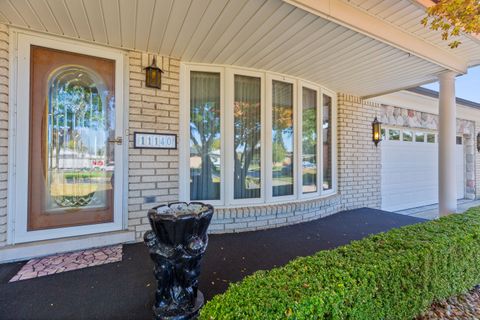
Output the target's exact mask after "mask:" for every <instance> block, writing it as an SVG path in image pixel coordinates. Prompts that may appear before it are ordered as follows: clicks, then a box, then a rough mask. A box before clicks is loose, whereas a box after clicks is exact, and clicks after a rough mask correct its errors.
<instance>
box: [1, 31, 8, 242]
mask: <svg viewBox="0 0 480 320" xmlns="http://www.w3.org/2000/svg"><path fill="white" fill-rule="evenodd" d="M8 41H9V35H8V27H7V26H6V25H3V24H0V247H2V246H5V245H6V242H7V183H8V180H7V176H8V172H7V171H8V170H7V169H8V68H9V65H8Z"/></svg>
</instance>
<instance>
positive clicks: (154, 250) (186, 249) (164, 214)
mask: <svg viewBox="0 0 480 320" xmlns="http://www.w3.org/2000/svg"><path fill="white" fill-rule="evenodd" d="M212 215H213V207H212V206H211V205H208V204H204V203H201V202H191V203H185V202H175V203H170V204H168V205H161V206H158V207H155V208H153V209H150V210H149V211H148V219H149V221H150V225H151V227H152V230H150V231H147V232H145V235H144V241H145V244H146V245H147V247H148V250H149V252H150V257H151V258H152V260H153V262H154V265H155V266H154V273H155V278H156V279H157V290H156V292H155V305H154V306H153V311H154V314H155V319H165V320H186V319H195V318H196V317H197V316H198V312H199V310H200V308H201V307H202V306H203V303H204V298H203V294H202V293H201V292H200V291H199V290H198V277H199V275H200V262H201V260H202V257H203V254H204V253H205V250H206V249H207V245H208V236H207V229H208V226H209V224H210V221H211V219H212Z"/></svg>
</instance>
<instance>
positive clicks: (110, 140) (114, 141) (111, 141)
mask: <svg viewBox="0 0 480 320" xmlns="http://www.w3.org/2000/svg"><path fill="white" fill-rule="evenodd" d="M108 142H110V143H116V144H122V143H123V138H122V137H116V138H115V139H108Z"/></svg>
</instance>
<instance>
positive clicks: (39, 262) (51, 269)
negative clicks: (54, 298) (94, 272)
mask: <svg viewBox="0 0 480 320" xmlns="http://www.w3.org/2000/svg"><path fill="white" fill-rule="evenodd" d="M122 255H123V250H122V245H115V246H108V247H103V248H96V249H88V250H82V251H74V252H67V253H60V254H56V255H52V256H47V257H43V258H38V259H31V260H29V261H28V262H27V263H26V264H25V265H24V266H23V267H22V269H20V271H18V272H17V274H16V275H15V276H13V278H12V279H10V281H9V282H14V281H19V280H26V279H33V278H38V277H43V276H48V275H51V274H57V273H61V272H66V271H72V270H78V269H83V268H88V267H94V266H100V265H102V264H107V263H112V262H119V261H122Z"/></svg>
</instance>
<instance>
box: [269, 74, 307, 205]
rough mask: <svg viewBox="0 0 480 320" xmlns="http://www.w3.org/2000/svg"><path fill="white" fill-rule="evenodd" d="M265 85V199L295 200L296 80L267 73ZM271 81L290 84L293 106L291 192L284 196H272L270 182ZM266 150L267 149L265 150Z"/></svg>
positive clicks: (296, 191) (296, 182)
mask: <svg viewBox="0 0 480 320" xmlns="http://www.w3.org/2000/svg"><path fill="white" fill-rule="evenodd" d="M266 79H267V86H266V92H265V95H266V102H267V104H266V114H267V117H266V120H267V121H266V123H265V125H266V129H265V131H266V137H265V138H266V143H265V150H266V151H265V152H266V157H265V160H266V162H265V170H266V171H267V172H266V181H265V182H266V183H265V187H266V195H267V197H266V199H267V201H268V202H270V203H274V202H282V201H288V200H296V199H297V196H298V183H299V181H298V178H297V176H298V173H297V171H298V126H297V122H298V121H297V119H298V117H297V111H298V103H297V81H296V79H294V78H291V77H286V76H281V75H276V74H267V78H266ZM273 81H279V82H284V83H288V84H291V85H292V95H293V97H292V104H293V106H292V108H293V194H292V195H286V196H279V197H274V196H273V184H272V177H273V174H272V173H273V172H272V169H273V166H272V125H273V123H272V93H273V89H272V88H273V86H272V84H273ZM267 150H268V151H267Z"/></svg>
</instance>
